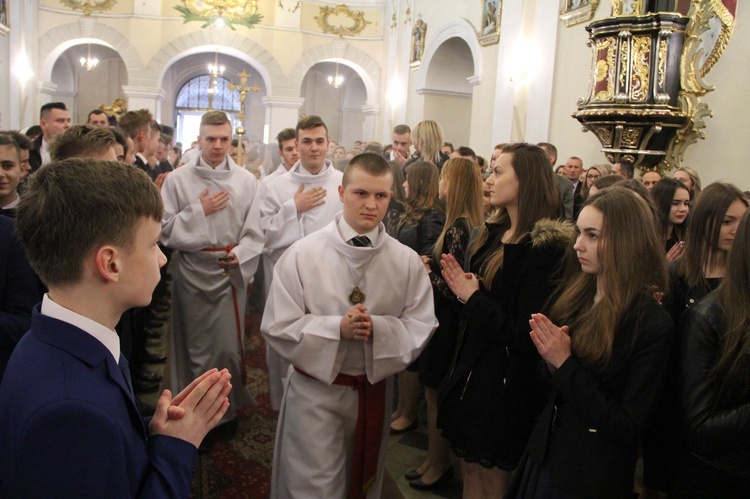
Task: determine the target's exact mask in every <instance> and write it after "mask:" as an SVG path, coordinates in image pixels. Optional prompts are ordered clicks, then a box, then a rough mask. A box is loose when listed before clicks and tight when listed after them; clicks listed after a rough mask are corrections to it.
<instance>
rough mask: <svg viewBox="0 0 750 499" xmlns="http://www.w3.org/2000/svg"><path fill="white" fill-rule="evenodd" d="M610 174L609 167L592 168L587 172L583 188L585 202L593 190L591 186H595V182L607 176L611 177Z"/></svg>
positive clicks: (595, 166) (582, 195) (582, 193)
mask: <svg viewBox="0 0 750 499" xmlns="http://www.w3.org/2000/svg"><path fill="white" fill-rule="evenodd" d="M609 173H610V172H609V168H608V167H607V165H593V166H590V167H589V168H588V170H586V175H585V176H584V180H585V181H584V182H583V187H581V199H583V200H584V201H585V200H586V199H587V198H588V197H589V191H590V190H591V186H592V185H594V182H596V181H597V180H599V179H600V178H602V177H604V176H605V175H609Z"/></svg>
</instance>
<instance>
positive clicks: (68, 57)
mask: <svg viewBox="0 0 750 499" xmlns="http://www.w3.org/2000/svg"><path fill="white" fill-rule="evenodd" d="M89 47H90V52H89ZM89 53H90V55H91V57H92V58H96V59H98V60H99V63H98V64H97V65H96V66H95V67H93V68H92V69H91V70H88V71H87V70H86V69H85V68H84V67H82V65H81V62H80V61H81V58H84V59H85V58H87V57H89ZM52 81H54V82H55V83H56V84H57V88H56V90H55V91H54V93H52V95H51V100H53V101H61V102H65V105H66V106H67V107H68V109H70V114H71V118H72V121H73V123H84V122H85V121H86V119H87V117H88V113H89V112H90V111H91V110H93V109H97V108H98V107H99V106H100V105H111V104H112V102H113V101H114V100H115V99H116V98H118V97H123V89H122V86H123V85H127V82H128V74H127V70H126V68H125V62H124V61H123V59H122V57H121V56H120V54H118V53H117V52H116V51H115V50H113V49H111V48H109V47H106V46H104V45H98V44H95V43H92V44H88V43H81V44H78V45H74V46H72V47H70V48H68V49H67V50H65V51H64V52H63V53H62V54H60V57H58V58H57V60H56V61H55V63H54V65H53V67H52Z"/></svg>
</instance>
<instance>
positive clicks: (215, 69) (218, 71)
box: [208, 52, 227, 94]
mask: <svg viewBox="0 0 750 499" xmlns="http://www.w3.org/2000/svg"><path fill="white" fill-rule="evenodd" d="M226 69H227V68H226V67H225V66H224V65H223V64H221V65H220V64H219V53H218V52H215V53H214V63H213V64H210V63H209V65H208V75H209V76H210V79H209V83H208V93H209V94H213V93H214V92H217V91H218V90H219V88H218V82H217V81H216V77H217V76H221V75H223V74H224V71H225V70H226Z"/></svg>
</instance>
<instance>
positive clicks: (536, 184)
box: [469, 142, 562, 288]
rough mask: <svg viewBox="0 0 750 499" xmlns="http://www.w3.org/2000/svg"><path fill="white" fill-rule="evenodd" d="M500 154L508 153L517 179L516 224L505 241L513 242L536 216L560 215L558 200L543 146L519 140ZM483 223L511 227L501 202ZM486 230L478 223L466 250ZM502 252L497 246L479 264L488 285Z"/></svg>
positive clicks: (482, 239)
mask: <svg viewBox="0 0 750 499" xmlns="http://www.w3.org/2000/svg"><path fill="white" fill-rule="evenodd" d="M502 154H510V155H511V165H513V170H514V171H515V174H516V178H517V179H518V221H517V224H518V226H517V227H513V239H512V240H510V241H508V242H509V243H517V242H518V241H520V240H522V239H523V238H524V237H526V235H527V234H528V233H529V232H531V230H532V229H533V228H534V225H535V224H536V223H537V222H538V221H539V220H542V219H544V218H552V219H556V218H560V215H561V213H562V203H561V201H560V192H559V191H558V190H557V184H556V183H555V179H554V177H553V176H552V175H553V173H552V169H551V168H550V166H549V165H550V163H549V156H547V153H546V152H544V149H542V148H541V147H539V146H534V145H530V144H526V143H525V142H522V143H517V144H511V145H509V146H507V147H506V148H505V149H503V152H502ZM487 223H488V224H498V225H500V227H501V230H502V232H505V231H507V230H509V229H511V225H510V216H509V215H508V210H507V209H506V208H505V207H504V206H501V207H499V209H498V210H497V211H496V212H495V213H494V214H493V215H492V216H491V217H490V218H489V220H487ZM488 234H489V232H488V230H487V226H486V225H482V226H480V229H479V231H478V233H477V237H476V238H475V239H474V241H473V242H472V244H471V247H470V248H469V252H470V253H472V254H473V253H476V251H477V250H478V249H479V248H480V247H481V246H482V245H483V244H484V243H485V242H486V241H487V237H488ZM503 255H504V251H503V246H501V247H500V248H497V249H496V250H495V251H494V252H493V253H492V254H491V255H490V256H489V258H488V259H487V261H486V263H485V265H484V266H483V270H482V278H483V279H484V282H485V284H486V285H487V286H488V288H491V287H492V280H493V279H494V277H495V274H497V271H498V270H500V269H501V268H502V266H503Z"/></svg>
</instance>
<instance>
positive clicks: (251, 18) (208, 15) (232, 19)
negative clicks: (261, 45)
mask: <svg viewBox="0 0 750 499" xmlns="http://www.w3.org/2000/svg"><path fill="white" fill-rule="evenodd" d="M184 3H185V6H184V7H183V6H182V5H175V10H177V11H178V12H179V13H180V14H182V18H183V19H184V22H183V24H184V23H189V22H191V21H200V22H203V23H204V24H203V26H201V28H207V27H209V26H211V25H212V24H214V23H217V22H219V23H221V22H223V23H224V24H226V25H227V26H229V28H230V29H232V30H234V29H235V27H234V25H235V24H239V25H241V26H245V27H246V28H248V29H252V28H253V26H255V25H256V24H258V23H259V22H260V21H261V20H262V19H263V15H262V14H259V13H258V12H257V10H258V7H257V2H256V1H255V0H250V1H244V0H184Z"/></svg>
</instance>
